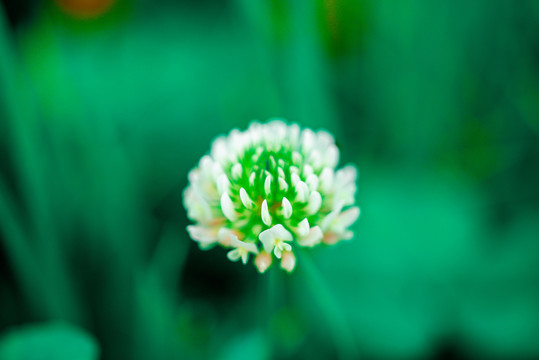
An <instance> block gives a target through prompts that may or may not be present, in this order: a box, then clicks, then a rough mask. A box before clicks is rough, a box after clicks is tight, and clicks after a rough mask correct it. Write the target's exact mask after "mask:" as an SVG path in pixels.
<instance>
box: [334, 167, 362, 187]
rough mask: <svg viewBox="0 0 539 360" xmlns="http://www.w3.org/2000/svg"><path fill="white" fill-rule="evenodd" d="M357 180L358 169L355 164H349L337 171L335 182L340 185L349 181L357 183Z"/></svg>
mask: <svg viewBox="0 0 539 360" xmlns="http://www.w3.org/2000/svg"><path fill="white" fill-rule="evenodd" d="M356 180H357V169H356V168H355V166H352V165H348V166H346V167H344V168H342V169H340V170H337V172H336V173H335V183H337V184H339V185H340V186H344V185H347V184H349V183H355V182H356Z"/></svg>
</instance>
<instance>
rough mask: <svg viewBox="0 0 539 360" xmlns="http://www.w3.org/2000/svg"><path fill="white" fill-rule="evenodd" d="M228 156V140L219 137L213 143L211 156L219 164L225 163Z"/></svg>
mask: <svg viewBox="0 0 539 360" xmlns="http://www.w3.org/2000/svg"><path fill="white" fill-rule="evenodd" d="M227 154H228V148H227V146H226V138H225V137H224V136H219V137H218V138H217V139H215V140H214V141H213V144H212V148H211V156H212V158H214V159H215V160H216V161H218V162H225V161H226V157H227Z"/></svg>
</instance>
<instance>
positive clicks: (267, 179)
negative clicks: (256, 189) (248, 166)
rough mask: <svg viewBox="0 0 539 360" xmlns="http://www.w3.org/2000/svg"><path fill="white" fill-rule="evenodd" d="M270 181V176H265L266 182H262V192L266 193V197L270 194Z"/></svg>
mask: <svg viewBox="0 0 539 360" xmlns="http://www.w3.org/2000/svg"><path fill="white" fill-rule="evenodd" d="M271 181H272V176H271V175H268V176H266V180H265V181H264V191H265V192H266V195H270V194H271Z"/></svg>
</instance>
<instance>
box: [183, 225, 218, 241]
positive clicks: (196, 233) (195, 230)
mask: <svg viewBox="0 0 539 360" xmlns="http://www.w3.org/2000/svg"><path fill="white" fill-rule="evenodd" d="M187 231H188V232H189V236H191V238H192V239H193V240H196V241H198V242H200V243H204V244H211V243H214V242H216V241H217V231H216V230H214V229H209V228H205V227H202V226H196V225H189V226H188V227H187Z"/></svg>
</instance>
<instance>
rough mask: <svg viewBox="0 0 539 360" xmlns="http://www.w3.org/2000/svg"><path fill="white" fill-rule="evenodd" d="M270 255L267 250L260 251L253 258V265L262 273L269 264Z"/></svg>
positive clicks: (270, 260)
mask: <svg viewBox="0 0 539 360" xmlns="http://www.w3.org/2000/svg"><path fill="white" fill-rule="evenodd" d="M271 262H272V257H271V255H270V254H268V253H267V252H261V253H260V254H259V255H258V256H257V257H256V258H255V266H256V268H257V269H258V271H259V272H260V273H264V272H265V271H266V270H267V269H268V268H269V267H270V265H271Z"/></svg>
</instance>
